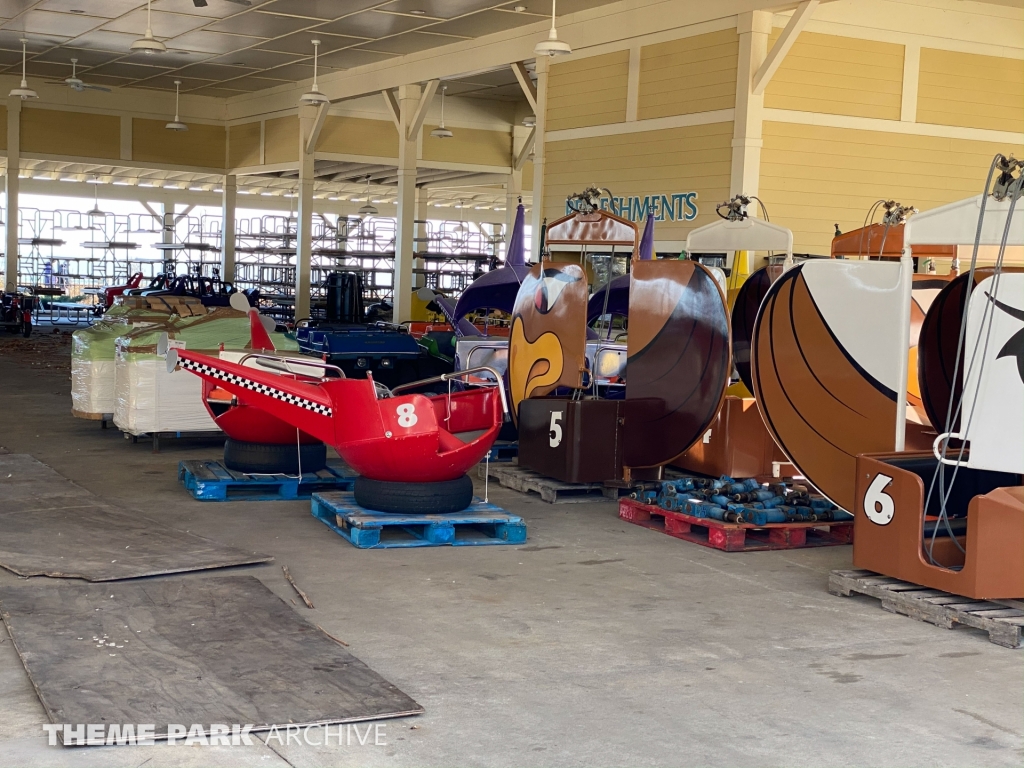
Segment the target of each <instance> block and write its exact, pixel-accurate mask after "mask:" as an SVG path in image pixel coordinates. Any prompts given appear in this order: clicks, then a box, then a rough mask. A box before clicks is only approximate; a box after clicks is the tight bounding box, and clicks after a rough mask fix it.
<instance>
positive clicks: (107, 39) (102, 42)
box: [30, 29, 138, 54]
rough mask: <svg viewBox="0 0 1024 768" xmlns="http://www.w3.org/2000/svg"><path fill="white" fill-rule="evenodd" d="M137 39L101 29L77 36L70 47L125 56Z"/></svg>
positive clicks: (135, 36) (136, 36) (136, 37)
mask: <svg viewBox="0 0 1024 768" xmlns="http://www.w3.org/2000/svg"><path fill="white" fill-rule="evenodd" d="M137 39H138V35H129V34H127V33H125V32H109V31H105V30H102V29H96V30H93V31H92V32H86V33H85V34H84V35H79V36H78V37H76V38H74V39H73V40H72V42H71V45H72V46H74V47H75V48H89V49H94V50H100V51H113V52H115V53H117V52H121V53H123V54H127V53H128V49H129V48H130V47H131V44H132V43H133V42H135V41H136V40H137ZM30 50H31V49H30Z"/></svg>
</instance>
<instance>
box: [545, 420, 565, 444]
mask: <svg viewBox="0 0 1024 768" xmlns="http://www.w3.org/2000/svg"><path fill="white" fill-rule="evenodd" d="M561 420H562V412H561V411H552V412H551V427H550V431H549V432H548V445H550V446H551V447H552V448H557V447H558V446H559V445H561V443H562V425H561V424H559V423H558V422H560V421H561Z"/></svg>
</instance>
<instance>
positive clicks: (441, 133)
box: [430, 85, 455, 139]
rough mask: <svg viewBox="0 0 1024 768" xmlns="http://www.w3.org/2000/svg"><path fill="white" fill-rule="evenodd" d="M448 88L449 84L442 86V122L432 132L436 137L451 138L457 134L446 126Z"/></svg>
mask: <svg viewBox="0 0 1024 768" xmlns="http://www.w3.org/2000/svg"><path fill="white" fill-rule="evenodd" d="M447 90H448V86H447V85H442V86H441V124H440V125H439V126H437V128H435V129H434V130H432V131H431V132H430V135H431V136H433V137H434V138H435V139H450V138H451V137H452V136H454V135H455V134H454V133H452V132H451V131H449V130H448V129H447V128H445V127H444V92H445V91H447Z"/></svg>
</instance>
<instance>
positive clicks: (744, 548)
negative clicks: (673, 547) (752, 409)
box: [619, 499, 853, 552]
mask: <svg viewBox="0 0 1024 768" xmlns="http://www.w3.org/2000/svg"><path fill="white" fill-rule="evenodd" d="M619 517H620V518H622V519H623V520H625V521H627V522H630V523H635V524H636V525H641V526H643V527H644V528H650V529H651V530H652V531H661V532H662V533H667V534H668V535H669V536H675V537H676V538H677V539H684V540H685V541H692V542H693V543H694V544H700V545H702V546H705V547H713V548H714V549H720V550H722V551H723V552H755V551H758V550H765V549H800V548H801V547H834V546H836V545H838V544H851V543H853V521H852V520H847V521H843V522H840V523H819V522H814V523H769V524H768V525H751V524H749V523H725V522H722V521H721V520H715V519H714V518H707V517H693V516H692V515H685V514H683V513H682V512H672V511H670V510H667V509H662V508H661V507H658V506H655V505H654V504H644V503H643V502H640V501H637V500H635V499H619Z"/></svg>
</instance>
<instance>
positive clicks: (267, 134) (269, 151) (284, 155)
mask: <svg viewBox="0 0 1024 768" xmlns="http://www.w3.org/2000/svg"><path fill="white" fill-rule="evenodd" d="M263 159H264V161H265V162H266V163H268V164H271V163H292V162H295V161H297V160H298V159H299V119H298V118H297V117H295V116H294V115H291V116H289V117H275V118H274V119H273V120H267V122H266V123H265V125H264V127H263Z"/></svg>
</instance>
